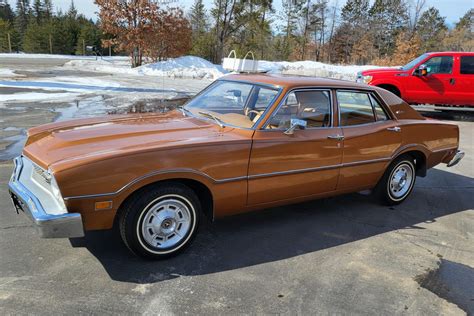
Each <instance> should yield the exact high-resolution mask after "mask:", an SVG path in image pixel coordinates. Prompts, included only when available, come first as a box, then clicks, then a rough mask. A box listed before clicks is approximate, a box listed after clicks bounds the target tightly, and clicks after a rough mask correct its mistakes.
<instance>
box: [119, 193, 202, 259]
mask: <svg viewBox="0 0 474 316" xmlns="http://www.w3.org/2000/svg"><path fill="white" fill-rule="evenodd" d="M200 212H201V206H200V203H199V199H198V197H197V196H196V194H195V193H194V191H193V190H191V189H190V188H188V187H187V186H185V185H182V184H165V185H158V186H151V187H149V188H145V189H144V190H142V191H140V192H137V193H136V194H135V195H134V196H132V197H131V198H130V199H129V200H128V201H127V202H126V203H125V204H124V206H123V209H122V210H121V216H120V219H119V220H120V233H121V235H122V239H123V241H124V243H125V244H126V245H127V247H128V248H129V249H130V250H131V251H132V252H133V253H135V254H136V255H139V256H142V257H146V258H151V259H161V258H166V257H170V256H173V255H176V254H177V253H179V252H180V251H182V250H183V249H184V248H185V247H187V246H188V245H189V243H190V242H191V241H192V239H193V238H194V236H195V234H196V231H197V226H198V223H199V214H200Z"/></svg>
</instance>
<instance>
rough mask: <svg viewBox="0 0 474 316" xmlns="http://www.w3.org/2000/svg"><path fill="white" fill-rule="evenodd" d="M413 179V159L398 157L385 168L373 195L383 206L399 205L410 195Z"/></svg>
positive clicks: (414, 175) (414, 176)
mask: <svg viewBox="0 0 474 316" xmlns="http://www.w3.org/2000/svg"><path fill="white" fill-rule="evenodd" d="M415 179H416V169H415V162H414V159H413V158H412V157H410V156H403V157H400V158H398V159H396V160H395V161H393V162H392V163H391V164H390V166H389V167H388V168H387V170H386V171H385V174H384V175H383V177H382V179H380V181H379V183H378V184H377V186H376V187H375V190H374V193H375V195H376V197H377V198H378V199H379V200H380V201H381V202H382V203H383V204H385V205H397V204H400V203H402V202H403V201H404V200H405V199H406V198H407V197H408V196H409V195H410V193H411V191H412V190H413V187H414V186H415Z"/></svg>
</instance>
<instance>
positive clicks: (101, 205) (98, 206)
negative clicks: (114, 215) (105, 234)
mask: <svg viewBox="0 0 474 316" xmlns="http://www.w3.org/2000/svg"><path fill="white" fill-rule="evenodd" d="M111 208H112V201H102V202H95V210H96V211H100V210H110V209H111Z"/></svg>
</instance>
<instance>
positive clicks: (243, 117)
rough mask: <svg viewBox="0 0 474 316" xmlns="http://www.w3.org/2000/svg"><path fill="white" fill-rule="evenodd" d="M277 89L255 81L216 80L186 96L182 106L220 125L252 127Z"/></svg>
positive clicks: (274, 95) (275, 94)
mask: <svg viewBox="0 0 474 316" xmlns="http://www.w3.org/2000/svg"><path fill="white" fill-rule="evenodd" d="M278 93H279V90H278V89H273V88H269V87H266V86H265V87H264V86H261V85H258V84H252V83H243V82H236V81H225V80H219V81H216V82H214V83H213V84H212V85H210V86H209V87H208V88H207V89H206V90H204V91H203V92H202V93H200V94H198V95H197V96H196V97H195V98H193V99H192V100H190V101H189V102H188V103H187V104H186V105H185V106H184V109H185V110H187V111H189V112H191V113H192V114H193V115H194V116H196V117H203V118H206V119H209V120H212V121H214V122H216V123H217V124H219V125H221V126H226V125H230V126H235V127H241V128H252V127H253V126H254V125H255V123H256V122H257V121H258V120H259V119H260V117H261V116H262V115H263V113H264V112H265V110H266V109H267V108H268V106H269V105H271V104H272V101H273V100H274V99H275V97H276V96H277V94H278Z"/></svg>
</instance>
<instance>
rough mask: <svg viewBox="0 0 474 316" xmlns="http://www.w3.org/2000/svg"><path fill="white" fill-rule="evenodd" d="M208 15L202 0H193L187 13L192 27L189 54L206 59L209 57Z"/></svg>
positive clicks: (210, 40)
mask: <svg viewBox="0 0 474 316" xmlns="http://www.w3.org/2000/svg"><path fill="white" fill-rule="evenodd" d="M207 21H208V15H207V12H206V8H205V7H204V3H203V1H202V0H195V1H194V4H193V6H192V7H191V11H190V13H189V22H190V24H191V28H192V49H191V52H190V53H191V54H192V55H195V56H199V57H202V58H206V59H211V58H212V55H213V51H212V42H213V39H212V36H211V34H210V33H209V23H208V22H207Z"/></svg>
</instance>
